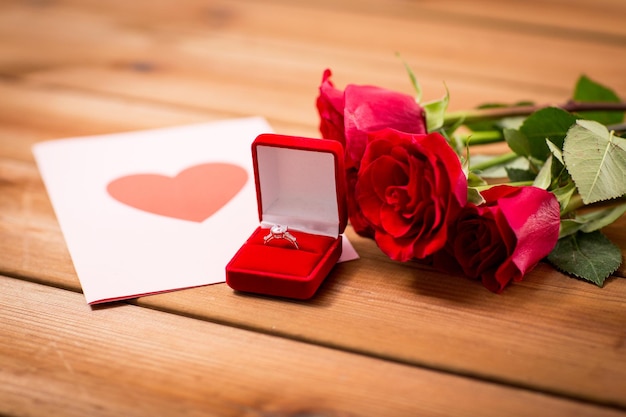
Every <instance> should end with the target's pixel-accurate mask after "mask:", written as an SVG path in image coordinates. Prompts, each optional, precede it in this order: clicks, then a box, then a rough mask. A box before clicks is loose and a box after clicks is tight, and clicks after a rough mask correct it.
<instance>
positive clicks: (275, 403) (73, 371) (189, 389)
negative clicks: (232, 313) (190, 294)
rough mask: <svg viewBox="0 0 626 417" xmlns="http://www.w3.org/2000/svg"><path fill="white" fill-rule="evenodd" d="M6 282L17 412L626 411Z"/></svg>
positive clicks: (1, 360)
mask: <svg viewBox="0 0 626 417" xmlns="http://www.w3.org/2000/svg"><path fill="white" fill-rule="evenodd" d="M0 291H1V292H2V294H3V297H2V298H0V323H2V324H1V325H0V328H1V329H2V332H1V335H2V337H0V352H1V354H0V413H2V414H3V415H7V416H18V415H46V416H60V415H63V416H81V417H82V416H85V415H89V416H119V415H124V416H154V415H220V416H242V415H245V416H252V415H277V416H283V415H285V416H286V415H346V416H347V415H360V416H369V415H371V416H381V415H394V416H403V415H406V416H415V415H420V416H428V415H437V416H458V415H461V414H466V415H479V414H480V415H483V416H502V415H507V416H534V415H538V414H539V413H541V412H544V411H545V410H550V412H552V413H555V414H558V415H574V414H575V415H578V416H594V417H595V416H620V415H621V416H623V415H625V414H626V413H624V412H619V411H617V410H612V409H608V408H602V407H599V406H594V405H590V404H585V403H580V402H576V401H568V400H565V399H560V398H555V397H550V396H548V395H545V394H541V393H535V392H529V391H524V390H520V389H515V388H508V387H502V386H497V385H494V384H490V383H486V382H481V381H476V380H472V379H468V378H462V377H458V376H453V375H447V374H443V373H439V372H434V371H428V370H423V369H419V368H415V367H410V366H406V365H401V364H397V363H392V362H387V361H384V360H380V359H373V358H368V357H364V356H360V355H357V354H351V353H345V352H340V351H336V350H332V349H329V348H324V347H319V346H311V345H307V344H304V343H299V342H294V341H290V340H285V339H281V338H278V337H272V336H266V335H260V334H257V333H251V332H248V331H245V330H239V329H234V328H230V327H225V326H220V325H217V324H212V323H207V322H202V321H199V320H194V319H191V318H184V317H180V316H176V315H171V314H165V313H160V312H157V311H151V310H148V309H143V308H138V307H135V306H130V305H115V306H111V307H108V308H100V309H93V310H91V309H90V308H89V307H87V306H86V305H85V304H84V303H83V300H82V298H81V296H80V295H78V294H74V293H70V292H67V291H63V290H58V289H52V288H49V287H45V286H41V285H37V284H32V283H27V282H23V281H19V280H14V279H10V278H6V277H0ZM251 348H252V350H251Z"/></svg>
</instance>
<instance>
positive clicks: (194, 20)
mask: <svg viewBox="0 0 626 417" xmlns="http://www.w3.org/2000/svg"><path fill="white" fill-rule="evenodd" d="M625 17H626V3H625V2H624V1H623V0H595V1H593V2H591V1H583V0H569V1H567V2H566V1H559V0H551V1H540V0H529V1H527V0H524V1H522V0H516V1H507V2H504V1H498V0H474V1H471V2H468V1H462V0H442V1H438V2H427V1H413V2H409V1H401V0H388V1H384V2H383V1H375V0H359V1H356V0H351V1H350V0H348V1H340V2H336V1H331V0H316V1H311V2H290V1H287V0H264V1H254V0H229V1H226V0H223V1H222V0H216V1H208V0H185V1H177V2H174V1H166V0H155V1H126V0H108V1H98V0H56V1H55V0H21V1H20V0H4V1H2V2H0V274H1V275H2V276H1V277H0V286H1V289H0V414H1V415H6V416H182V415H185V416H186V415H198V416H200V415H201V416H206V415H216V416H300V417H304V416H307V417H313V416H316V417H317V416H319V417H321V416H352V415H359V416H360V415H369V416H430V415H437V416H459V415H479V416H517V415H524V416H526V415H528V416H530V415H532V416H538V415H551V416H552V415H554V416H556V415H565V416H618V415H621V416H626V280H624V279H622V278H613V279H610V280H609V281H608V282H607V283H606V285H605V287H604V288H602V289H601V288H597V287H596V286H594V285H592V284H588V283H584V282H581V281H579V280H576V279H572V278H568V277H565V276H564V275H562V274H560V273H559V272H556V271H555V270H554V269H553V268H551V267H550V266H549V265H547V264H540V265H539V266H538V267H537V268H536V269H535V270H534V271H533V272H532V273H530V274H529V275H528V276H527V279H525V280H524V281H523V282H521V283H517V284H514V285H512V286H511V287H510V288H508V289H507V290H506V291H505V292H504V293H503V294H501V295H494V294H492V293H490V292H489V291H487V290H486V289H484V288H483V287H482V286H480V284H478V283H476V282H473V281H469V280H466V279H463V278H460V277H453V276H446V275H443V274H439V273H436V272H433V271H431V270H429V269H428V268H426V267H422V266H419V265H417V264H413V263H397V262H393V261H391V260H389V259H387V258H386V257H385V256H384V255H383V254H382V253H381V252H380V251H379V250H378V249H377V247H376V246H375V244H374V243H373V242H372V241H370V240H368V239H364V238H360V237H358V236H356V235H355V233H354V232H353V231H352V229H351V228H348V230H347V232H346V233H347V235H348V237H349V238H350V239H351V240H352V242H353V243H354V246H355V247H356V249H357V250H358V252H359V253H360V255H361V257H362V259H361V260H359V261H354V262H349V263H345V264H340V265H338V266H337V267H336V268H335V269H334V270H333V272H332V274H331V275H330V276H329V278H328V280H327V281H326V282H325V283H324V284H323V286H322V287H321V289H320V291H319V293H318V294H317V295H316V296H315V297H314V298H313V299H312V300H310V301H306V302H297V301H287V300H279V299H274V298H270V297H261V296H250V295H242V294H235V293H234V292H233V291H232V290H231V289H230V288H229V287H227V286H226V284H216V285H211V286H205V287H200V288H194V289H188V290H182V291H176V292H171V293H165V294H161V295H155V296H148V297H142V298H139V299H136V300H132V301H131V302H120V303H115V304H112V305H106V306H104V307H95V308H90V307H89V306H88V305H87V304H86V302H85V300H84V297H83V296H82V294H81V293H80V292H81V288H80V284H79V281H78V278H77V276H76V273H75V271H74V269H73V266H72V262H71V259H70V256H69V253H68V251H67V248H66V245H65V241H64V239H63V236H62V234H61V231H60V229H59V224H58V222H57V219H56V217H55V215H54V212H53V210H52V206H51V204H50V201H49V198H48V195H47V193H46V190H45V188H44V186H43V183H42V180H41V177H40V174H39V171H38V169H37V167H36V165H35V163H34V159H33V156H32V153H31V147H32V145H33V144H34V143H36V142H39V141H43V140H48V139H55V138H62V137H72V136H78V135H91V134H101V133H110V132H123V131H131V130H140V129H145V128H155V127H162V126H175V125H183V124H188V123H196V122H206V121H211V120H219V119H227V118H234V117H244V116H253V115H258V116H263V117H265V118H266V119H267V120H268V121H269V122H270V123H271V125H272V126H273V128H274V130H275V131H276V132H278V133H283V134H295V135H305V136H314V137H315V136H319V133H318V131H317V124H318V117H317V113H316V110H315V107H314V100H315V97H316V95H317V87H318V85H319V82H320V80H321V76H322V72H323V70H324V69H325V68H327V67H328V68H331V69H332V70H333V72H334V81H335V83H336V84H337V85H338V86H339V87H340V88H343V87H344V86H345V85H346V84H348V83H357V84H374V85H379V86H382V87H386V88H389V89H393V90H397V91H404V92H406V93H411V92H412V89H411V85H410V83H409V80H408V77H407V75H406V73H405V71H404V68H403V66H402V62H401V60H399V59H398V58H397V57H396V55H395V53H396V52H398V53H400V54H401V56H402V58H403V59H404V60H405V61H407V63H408V64H409V65H410V66H411V67H412V68H413V70H414V71H415V73H416V74H417V75H418V77H419V78H420V81H421V84H422V86H423V88H424V91H425V99H427V100H428V99H435V98H438V97H439V96H441V95H442V94H443V92H444V85H443V83H444V82H445V83H446V85H447V86H448V88H449V90H450V92H451V94H452V99H451V106H450V107H451V109H452V110H459V109H466V108H470V107H473V106H475V105H478V104H481V103H484V102H509V103H510V102H513V101H516V100H519V99H528V100H532V101H535V102H538V103H556V102H562V101H564V100H566V99H567V98H569V97H570V93H571V91H572V89H573V86H574V83H575V81H576V79H577V78H578V76H579V75H580V74H583V73H584V74H587V75H588V76H590V77H592V78H593V79H596V80H598V81H601V82H603V83H604V84H606V85H608V86H610V87H612V88H614V89H615V90H616V91H617V92H618V94H620V95H621V97H623V98H626V76H625V74H626V25H624V18H625ZM625 226H626V221H625V220H624V219H622V220H620V221H618V222H617V223H616V224H614V225H612V226H611V227H609V228H608V229H607V230H606V233H607V235H609V236H610V237H611V238H612V239H613V240H614V241H616V242H618V243H619V244H620V245H621V247H622V248H626V233H625V231H626V229H625ZM623 272H624V270H623V269H622V270H620V272H619V274H620V275H623Z"/></svg>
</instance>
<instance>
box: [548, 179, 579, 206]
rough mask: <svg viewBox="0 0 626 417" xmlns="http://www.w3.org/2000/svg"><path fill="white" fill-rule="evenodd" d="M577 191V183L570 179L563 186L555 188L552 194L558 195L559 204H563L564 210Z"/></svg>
mask: <svg viewBox="0 0 626 417" xmlns="http://www.w3.org/2000/svg"><path fill="white" fill-rule="evenodd" d="M575 191H576V184H574V182H572V181H569V182H568V183H567V184H566V185H564V186H563V187H559V188H557V189H555V190H552V194H554V196H555V197H556V199H557V201H558V202H559V205H560V206H561V211H563V210H564V209H565V208H566V207H567V206H568V204H569V202H570V200H571V199H572V196H573V195H574V192H575Z"/></svg>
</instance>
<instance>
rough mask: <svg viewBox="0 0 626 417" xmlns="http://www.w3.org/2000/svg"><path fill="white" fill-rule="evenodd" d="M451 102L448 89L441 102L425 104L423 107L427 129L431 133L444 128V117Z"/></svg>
mask: <svg viewBox="0 0 626 417" xmlns="http://www.w3.org/2000/svg"><path fill="white" fill-rule="evenodd" d="M449 102H450V92H449V91H448V87H446V94H445V95H444V96H443V97H442V98H440V99H439V100H435V101H431V102H428V103H425V104H424V105H423V106H422V107H423V108H424V111H425V112H426V128H427V130H428V131H429V132H433V131H435V130H437V129H439V128H441V127H442V126H443V123H444V116H445V114H446V109H447V108H448V103H449Z"/></svg>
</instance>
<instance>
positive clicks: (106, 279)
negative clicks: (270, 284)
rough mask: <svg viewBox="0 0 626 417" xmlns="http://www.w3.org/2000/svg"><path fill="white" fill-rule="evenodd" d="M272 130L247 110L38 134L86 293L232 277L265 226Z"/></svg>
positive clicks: (103, 298) (127, 293) (39, 155)
mask: <svg viewBox="0 0 626 417" xmlns="http://www.w3.org/2000/svg"><path fill="white" fill-rule="evenodd" d="M268 132H271V127H270V126H269V125H268V124H267V122H266V121H265V120H264V119H261V118H245V119H235V120H227V121H221V122H212V123H206V124H198V125H190V126H182V127H173V128H164V129H156V130H147V131H139V132H130V133H120V134H111V135H101V136H92V137H83V138H72V139H62V140H54V141H49V142H42V143H38V144H36V145H35V146H34V147H33V153H34V155H35V159H36V161H37V165H38V166H39V169H40V172H41V176H42V178H43V181H44V183H45V186H46V189H47V191H48V194H49V196H50V200H51V201H52V205H53V207H54V210H55V213H56V215H57V218H58V221H59V224H60V226H61V230H62V231H63V235H64V237H65V240H66V243H67V246H68V249H69V252H70V255H71V257H72V261H73V263H74V267H75V269H76V273H77V275H78V278H79V280H80V283H81V286H82V288H83V292H84V295H85V298H86V301H87V303H89V304H96V303H102V302H107V301H114V300H120V299H125V298H133V297H137V296H140V295H147V294H154V293H159V292H164V291H170V290H175V289H181V288H188V287H194V286H200V285H207V284H212V283H217V282H223V281H224V279H225V271H224V268H225V266H226V264H227V263H228V261H229V260H230V259H231V258H232V256H233V255H234V254H235V252H236V251H237V249H239V247H240V246H241V245H242V243H243V242H244V241H245V240H246V239H247V238H248V236H249V234H250V233H251V231H252V230H254V229H255V228H256V227H257V226H258V213H257V202H256V193H255V190H254V174H253V172H252V161H251V155H250V145H251V143H252V141H253V140H254V138H255V137H256V136H257V135H259V134H261V133H268ZM344 250H345V255H344V257H343V259H342V260H348V259H354V258H356V257H357V255H356V253H355V252H354V249H353V248H352V247H351V245H350V244H349V242H347V240H346V239H344Z"/></svg>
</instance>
